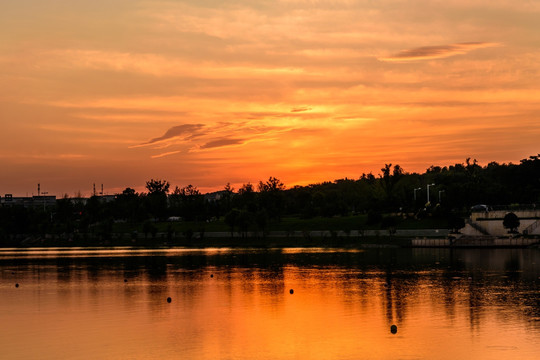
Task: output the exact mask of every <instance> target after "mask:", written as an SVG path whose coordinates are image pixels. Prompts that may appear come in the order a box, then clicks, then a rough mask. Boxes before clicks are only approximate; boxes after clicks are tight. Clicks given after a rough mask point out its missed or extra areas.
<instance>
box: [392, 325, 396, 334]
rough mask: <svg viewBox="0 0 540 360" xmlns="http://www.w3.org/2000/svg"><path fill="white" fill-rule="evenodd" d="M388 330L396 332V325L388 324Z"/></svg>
mask: <svg viewBox="0 0 540 360" xmlns="http://www.w3.org/2000/svg"><path fill="white" fill-rule="evenodd" d="M390 332H391V333H392V334H395V333H397V326H396V325H392V326H390Z"/></svg>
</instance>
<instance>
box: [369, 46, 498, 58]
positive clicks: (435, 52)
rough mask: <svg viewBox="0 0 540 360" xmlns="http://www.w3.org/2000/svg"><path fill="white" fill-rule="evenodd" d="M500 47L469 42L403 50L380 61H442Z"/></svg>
mask: <svg viewBox="0 0 540 360" xmlns="http://www.w3.org/2000/svg"><path fill="white" fill-rule="evenodd" d="M499 45H500V44H499V43H489V42H467V43H458V44H450V45H438V46H423V47H419V48H414V49H408V50H403V51H400V52H398V53H397V54H394V55H392V56H389V57H385V58H379V60H383V61H390V62H406V61H419V60H430V59H441V58H446V57H450V56H454V55H463V54H466V53H468V52H470V51H472V50H476V49H482V48H487V47H494V46H499Z"/></svg>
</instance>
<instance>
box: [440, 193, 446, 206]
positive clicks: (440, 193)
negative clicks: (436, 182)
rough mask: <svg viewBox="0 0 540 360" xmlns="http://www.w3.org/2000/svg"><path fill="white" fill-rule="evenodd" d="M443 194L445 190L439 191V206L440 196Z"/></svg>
mask: <svg viewBox="0 0 540 360" xmlns="http://www.w3.org/2000/svg"><path fill="white" fill-rule="evenodd" d="M443 192H445V190H439V204H440V203H441V194H442V193H443Z"/></svg>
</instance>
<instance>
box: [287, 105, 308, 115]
mask: <svg viewBox="0 0 540 360" xmlns="http://www.w3.org/2000/svg"><path fill="white" fill-rule="evenodd" d="M309 110H311V108H310V107H307V106H304V107H296V108H292V109H291V112H293V113H294V112H304V111H309Z"/></svg>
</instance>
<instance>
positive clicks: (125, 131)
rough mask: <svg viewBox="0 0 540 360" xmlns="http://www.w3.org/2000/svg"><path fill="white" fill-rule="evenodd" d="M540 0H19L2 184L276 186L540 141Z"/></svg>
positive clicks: (4, 74) (519, 151)
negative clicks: (266, 182)
mask: <svg viewBox="0 0 540 360" xmlns="http://www.w3.org/2000/svg"><path fill="white" fill-rule="evenodd" d="M539 18H540V2H537V1H519V2H516V1H511V0H478V1H470V0H455V1H452V0H448V1H444V2H443V1H420V0H407V1H405V0H392V1H384V0H381V1H368V0H364V1H352V0H337V1H322V0H321V1H317V0H304V1H303V0H281V1H271V2H269V1H257V0H249V1H248V0H239V1H234V0H232V1H226V2H223V1H214V0H204V1H203V0H198V1H194V0H185V1H181V0H176V1H173V0H169V1H149V0H148V1H137V0H95V1H91V2H90V1H82V0H56V1H52V0H21V1H9V2H7V3H5V4H3V5H2V11H1V12H0V84H2V86H0V125H1V129H2V133H1V134H2V141H1V142H0V167H1V168H2V171H1V172H0V195H1V196H3V195H4V194H5V193H14V194H19V195H25V194H26V193H28V194H29V195H30V194H31V193H32V192H34V193H36V192H37V183H38V182H40V183H41V187H42V190H43V191H48V192H49V193H51V194H56V195H58V196H60V195H61V194H63V193H67V194H69V195H71V196H72V195H73V194H74V193H75V192H77V191H79V190H80V191H81V192H82V193H83V194H87V195H88V194H90V192H91V189H92V183H96V184H98V187H99V184H101V183H103V184H104V186H105V191H106V192H108V193H114V192H116V191H121V190H122V189H124V188H125V187H127V186H130V187H134V188H136V189H137V190H142V189H143V187H144V182H145V181H146V180H149V179H150V178H163V179H167V180H168V181H170V182H171V184H172V185H173V187H174V186H176V185H178V186H180V187H182V186H185V185H188V184H193V185H195V186H197V187H199V188H200V189H201V190H203V191H209V190H217V189H220V188H223V186H224V185H225V184H226V183H227V182H231V183H232V184H233V185H234V186H235V187H236V188H238V187H239V186H240V185H241V184H242V183H247V182H257V181H258V180H261V179H267V178H268V177H269V176H275V177H278V178H280V179H281V180H282V181H283V182H285V184H286V185H288V186H292V185H295V184H301V185H305V184H308V183H313V182H320V181H324V180H333V179H337V178H344V177H349V178H357V177H359V176H360V175H361V174H362V173H363V172H370V171H372V172H373V173H375V174H378V173H379V171H380V168H381V167H382V166H383V165H384V163H390V162H391V163H393V164H400V165H401V166H402V167H403V168H404V169H405V170H406V171H424V170H425V169H426V168H428V167H429V166H430V165H433V164H435V165H449V164H453V163H456V162H463V161H464V160H465V158H467V157H471V158H476V159H478V161H479V162H480V163H481V164H485V163H487V162H489V161H493V160H494V161H498V162H518V161H519V160H520V159H522V158H525V157H528V156H529V155H534V154H538V153H539V152H540V146H539V145H538V143H539V140H538V139H539V135H540V66H539V64H540V27H539V26H538V19H539Z"/></svg>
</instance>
